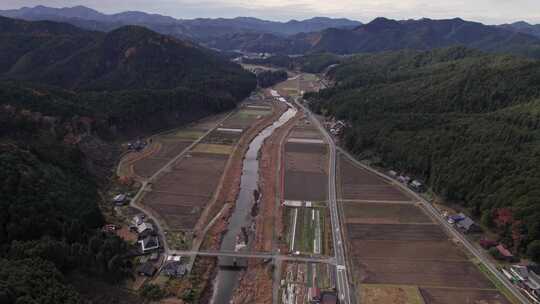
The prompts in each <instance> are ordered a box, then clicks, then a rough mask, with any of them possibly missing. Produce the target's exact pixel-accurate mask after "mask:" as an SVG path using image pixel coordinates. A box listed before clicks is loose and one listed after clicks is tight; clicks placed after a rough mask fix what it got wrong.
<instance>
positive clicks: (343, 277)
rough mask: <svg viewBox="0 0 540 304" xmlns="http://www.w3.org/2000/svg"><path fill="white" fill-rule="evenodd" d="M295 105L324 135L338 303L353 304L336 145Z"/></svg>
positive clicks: (320, 126) (314, 118)
mask: <svg viewBox="0 0 540 304" xmlns="http://www.w3.org/2000/svg"><path fill="white" fill-rule="evenodd" d="M295 102H296V104H297V105H298V106H299V107H301V108H302V109H303V110H304V112H305V113H306V115H307V116H308V117H309V119H310V120H311V121H312V123H313V124H314V125H315V126H316V127H317V128H318V129H319V130H320V132H321V133H322V134H323V135H324V137H325V139H326V141H327V142H328V146H329V150H330V155H329V159H330V163H329V170H328V208H329V210H330V218H331V221H330V222H331V224H332V239H333V242H334V253H335V259H336V282H337V286H336V287H337V291H338V295H339V300H340V303H343V304H351V303H353V300H352V297H353V296H352V295H351V288H350V284H349V276H348V275H347V267H346V265H347V261H346V258H345V244H344V242H343V235H342V229H341V222H340V219H339V211H338V207H337V196H336V159H337V156H336V145H335V143H334V140H333V139H332V137H331V136H330V134H328V132H327V131H326V129H325V128H324V126H323V125H322V124H321V123H320V122H319V120H318V119H317V118H316V117H314V116H313V114H312V113H311V111H310V110H309V109H308V108H306V107H305V106H304V105H303V104H301V103H300V102H299V101H298V98H297V99H296V100H295Z"/></svg>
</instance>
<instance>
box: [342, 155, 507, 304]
mask: <svg viewBox="0 0 540 304" xmlns="http://www.w3.org/2000/svg"><path fill="white" fill-rule="evenodd" d="M338 163H339V166H340V167H339V184H338V185H339V186H340V187H339V189H338V195H339V196H340V199H341V200H340V201H339V204H340V206H341V208H342V211H343V215H344V218H345V227H344V228H345V234H346V240H347V251H348V256H349V259H350V262H351V264H352V266H353V270H352V277H353V278H354V283H355V284H357V286H360V287H359V288H357V290H358V292H359V298H360V299H362V300H363V301H362V303H368V304H369V303H382V304H386V303H389V304H394V303H402V304H409V303H411V304H416V303H423V304H446V303H471V304H472V303H475V304H477V303H482V304H508V302H507V301H506V299H504V297H503V296H502V295H501V294H500V293H499V292H498V291H497V290H496V288H495V286H494V285H493V283H492V282H491V281H490V280H489V279H488V278H487V277H486V276H484V274H483V273H482V272H481V271H480V270H479V269H478V267H477V266H476V265H475V264H474V263H473V262H471V261H470V260H469V258H468V256H467V255H466V253H465V252H464V251H463V250H462V248H460V246H459V245H458V244H455V243H454V242H453V241H452V240H450V239H449V236H448V234H447V233H446V231H444V230H443V228H442V226H440V225H438V224H436V223H435V221H433V220H432V219H431V218H430V217H429V216H428V215H427V214H426V213H425V212H424V210H423V209H422V207H421V206H420V205H416V204H415V202H414V201H412V200H411V199H410V198H409V196H408V195H407V194H405V193H403V192H402V191H401V190H400V189H397V188H394V187H395V186H394V185H392V184H391V183H390V182H388V181H386V180H384V179H382V178H380V177H378V176H376V175H375V174H373V173H371V172H369V171H367V170H364V169H361V168H357V167H356V166H355V165H354V164H353V163H352V162H350V161H347V160H345V159H344V158H343V156H342V157H341V159H340V160H339V162H338Z"/></svg>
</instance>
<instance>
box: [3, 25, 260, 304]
mask: <svg viewBox="0 0 540 304" xmlns="http://www.w3.org/2000/svg"><path fill="white" fill-rule="evenodd" d="M0 78H1V79H0V179H1V180H2V184H1V185H0V241H1V243H0V302H1V303H51V304H53V303H54V304H56V303H87V301H86V300H87V299H83V298H82V297H81V296H80V294H79V293H78V292H77V291H76V289H74V288H73V287H71V285H70V284H69V282H68V281H67V279H66V276H68V275H78V276H82V277H83V278H88V279H89V280H94V279H96V280H105V281H106V282H108V283H110V284H113V283H116V282H118V281H119V280H121V279H122V278H124V277H125V275H126V269H127V268H129V264H128V263H127V260H126V259H125V257H126V254H127V253H128V248H127V246H126V244H125V243H124V242H123V241H122V240H120V239H119V238H117V237H113V236H111V235H108V234H105V233H103V232H101V229H100V228H101V227H102V225H103V224H104V220H103V216H102V214H101V212H100V209H99V208H98V202H99V201H100V200H101V198H100V196H99V194H98V190H99V189H100V187H101V186H100V185H106V183H107V178H108V177H109V176H110V174H111V172H112V170H111V169H112V167H113V165H114V164H115V161H116V160H117V157H118V151H117V150H118V149H117V148H115V147H116V146H115V145H116V144H115V142H117V141H118V139H119V138H121V137H123V138H126V137H133V136H142V135H144V134H146V133H149V132H154V131H157V130H161V129H164V128H170V127H174V126H179V125H181V124H185V123H188V122H191V121H193V120H196V119H198V118H201V117H204V116H207V115H209V114H212V113H217V112H220V111H224V110H227V109H232V108H234V107H235V105H236V104H237V103H238V102H239V101H240V100H242V99H243V98H244V97H246V96H247V95H248V94H250V92H251V91H252V90H253V89H254V88H255V86H256V79H255V77H254V76H253V75H251V74H250V73H248V72H245V71H244V70H243V69H242V68H241V67H240V66H239V65H236V64H233V63H230V62H228V61H227V60H225V59H222V58H221V57H219V56H217V55H216V54H214V53H213V52H212V51H209V50H206V49H202V48H200V47H196V46H193V45H190V44H188V43H185V42H183V41H179V40H176V39H174V38H170V37H167V36H162V35H159V34H156V33H153V32H151V31H149V30H147V29H144V28H141V27H125V28H120V29H118V30H116V31H113V32H110V33H108V34H105V33H100V32H90V31H85V30H81V29H78V28H76V27H74V26H71V25H68V24H62V23H54V22H26V21H20V20H13V19H8V18H0ZM106 300H107V301H109V302H104V303H112V302H115V301H117V299H112V298H107V299H106ZM100 303H101V302H100Z"/></svg>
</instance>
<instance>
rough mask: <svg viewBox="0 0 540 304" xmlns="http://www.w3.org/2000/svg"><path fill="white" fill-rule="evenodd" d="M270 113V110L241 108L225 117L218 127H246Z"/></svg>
mask: <svg viewBox="0 0 540 304" xmlns="http://www.w3.org/2000/svg"><path fill="white" fill-rule="evenodd" d="M271 113H272V112H271V111H264V110H250V109H247V108H243V109H241V110H240V111H238V112H237V113H235V114H234V115H233V116H231V117H230V118H229V119H227V120H226V121H225V122H224V123H223V124H222V125H221V126H220V127H222V128H229V129H246V128H248V127H249V126H251V125H252V124H253V123H255V122H256V121H257V120H258V119H260V118H261V117H263V116H265V115H268V114H271Z"/></svg>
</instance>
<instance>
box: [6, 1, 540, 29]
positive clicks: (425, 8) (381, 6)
mask: <svg viewBox="0 0 540 304" xmlns="http://www.w3.org/2000/svg"><path fill="white" fill-rule="evenodd" d="M35 5H46V6H52V7H65V6H75V5H85V6H88V7H91V8H94V9H96V10H99V11H101V12H105V13H117V12H121V11H126V10H139V11H145V12H151V13H159V14H163V15H168V16H173V17H176V18H186V19H187V18H189V19H191V18H197V17H210V18H215V17H227V18H228V17H237V16H251V17H258V18H264V19H270V20H281V21H284V20H289V19H306V18H311V17H314V16H328V17H346V18H350V19H356V20H359V21H363V22H368V21H370V20H372V19H373V18H375V17H378V16H384V17H388V18H393V19H410V18H415V19H416V18H422V17H428V18H433V19H441V18H453V17H461V18H463V19H467V20H474V21H480V22H483V23H487V24H499V23H506V22H513V21H518V20H525V21H528V22H531V23H540V0H393V1H392V0H214V1H208V0H0V9H10V8H20V7H22V6H35Z"/></svg>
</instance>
